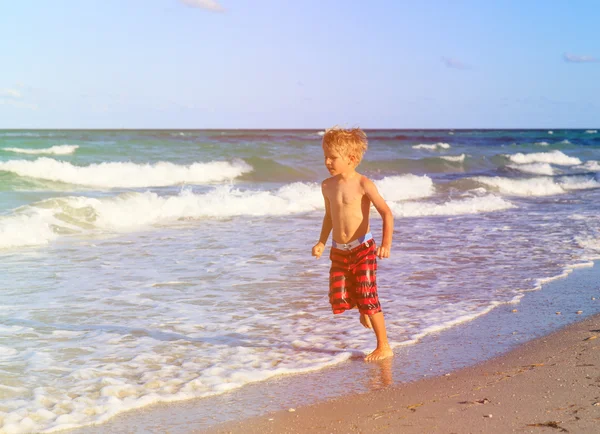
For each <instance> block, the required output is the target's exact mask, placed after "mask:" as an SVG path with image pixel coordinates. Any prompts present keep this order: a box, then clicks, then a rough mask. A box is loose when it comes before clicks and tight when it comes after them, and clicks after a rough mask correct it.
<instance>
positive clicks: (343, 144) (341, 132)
mask: <svg viewBox="0 0 600 434" xmlns="http://www.w3.org/2000/svg"><path fill="white" fill-rule="evenodd" d="M367 147H368V143H367V135H366V134H365V132H364V131H363V130H361V129H360V128H350V129H347V130H345V129H343V128H341V127H338V126H335V127H333V128H329V129H327V130H325V134H324V135H323V148H324V149H329V150H334V151H336V152H338V153H339V154H340V155H343V156H345V157H353V158H354V160H355V162H356V165H358V164H359V163H360V161H361V160H362V157H363V155H364V153H365V151H366V150H367Z"/></svg>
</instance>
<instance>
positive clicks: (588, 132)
mask: <svg viewBox="0 0 600 434" xmlns="http://www.w3.org/2000/svg"><path fill="white" fill-rule="evenodd" d="M597 132H598V130H585V133H586V134H596V133H597Z"/></svg>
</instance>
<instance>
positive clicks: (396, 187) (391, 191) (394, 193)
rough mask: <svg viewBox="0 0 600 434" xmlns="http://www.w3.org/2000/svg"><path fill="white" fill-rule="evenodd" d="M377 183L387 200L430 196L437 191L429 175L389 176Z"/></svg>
mask: <svg viewBox="0 0 600 434" xmlns="http://www.w3.org/2000/svg"><path fill="white" fill-rule="evenodd" d="M375 185H376V186H377V189H378V190H379V193H380V194H381V196H383V197H384V198H385V200H386V201H402V200H410V199H419V198H424V197H429V196H431V195H432V194H433V193H434V192H435V188H434V186H433V181H432V180H431V178H429V177H428V176H425V175H423V176H416V175H403V176H388V177H386V178H383V179H382V180H380V181H375Z"/></svg>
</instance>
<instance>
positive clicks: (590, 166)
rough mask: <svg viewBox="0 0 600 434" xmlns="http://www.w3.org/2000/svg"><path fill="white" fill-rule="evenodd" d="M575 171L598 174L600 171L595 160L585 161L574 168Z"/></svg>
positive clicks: (598, 164)
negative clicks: (587, 171)
mask: <svg viewBox="0 0 600 434" xmlns="http://www.w3.org/2000/svg"><path fill="white" fill-rule="evenodd" d="M575 169H580V170H589V171H592V172H599V171H600V162H598V161H596V160H589V161H586V162H585V163H584V164H582V165H581V166H575Z"/></svg>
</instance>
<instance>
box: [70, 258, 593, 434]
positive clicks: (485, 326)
mask: <svg viewBox="0 0 600 434" xmlns="http://www.w3.org/2000/svg"><path fill="white" fill-rule="evenodd" d="M599 275H600V267H598V264H596V266H594V267H590V268H584V269H580V270H577V271H576V272H574V273H572V274H571V275H569V276H568V277H567V278H566V279H558V280H555V281H552V282H549V283H548V284H546V285H545V286H544V288H543V289H542V290H541V291H534V292H530V293H528V294H527V295H526V297H524V298H523V299H522V300H521V302H520V303H518V304H507V305H502V306H499V307H497V308H496V309H494V310H493V311H492V312H490V313H488V314H487V315H484V316H482V317H480V318H477V319H475V320H474V321H469V322H466V323H463V324H460V325H458V326H456V327H452V328H450V329H446V330H443V331H441V332H439V333H434V334H432V335H429V336H426V337H425V338H423V339H422V340H421V341H420V342H419V343H418V344H416V345H410V346H405V347H400V348H396V350H395V357H394V358H393V359H388V360H387V361H384V362H379V363H365V362H363V361H362V360H361V359H360V358H356V359H352V360H350V361H348V362H346V363H343V364H341V365H339V366H335V367H332V368H330V369H326V370H323V371H319V372H315V373H308V374H304V375H288V376H280V377H277V378H275V379H273V380H272V381H268V382H265V383H256V384H251V385H249V386H247V387H245V388H243V389H240V390H238V391H234V392H230V393H225V394H222V395H219V396H215V397H211V398H208V399H196V400H188V401H182V402H173V403H166V404H160V405H155V406H149V407H147V408H144V409H141V410H138V411H132V412H127V413H124V414H121V415H118V416H117V417H114V418H112V419H111V420H110V421H108V422H106V423H104V424H99V425H96V426H89V427H85V428H82V429H79V430H75V431H74V432H76V433H78V434H79V433H80V434H103V433H165V432H168V433H170V434H189V433H205V432H207V433H220V434H222V433H242V432H243V433H263V432H271V433H309V432H311V433H312V432H318V433H329V432H339V433H346V432H360V433H368V432H377V433H380V432H390V433H391V432H403V433H404V432H406V433H425V432H427V433H430V432H431V433H436V432H439V433H453V432H455V433H476V432H482V433H496V432H498V433H502V432H513V431H514V432H534V433H537V432H540V433H543V432H561V431H560V430H563V429H564V430H568V432H576V433H593V432H598V431H597V428H596V427H597V426H598V424H600V404H598V405H596V404H597V403H598V402H600V369H598V367H599V366H600V351H598V349H599V347H600V339H598V338H597V337H599V336H600V313H599V309H600V289H599V287H598V283H597V282H598V278H599ZM290 409H293V411H290ZM490 415H491V416H490ZM72 432H73V431H72ZM562 432H566V431H562Z"/></svg>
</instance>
